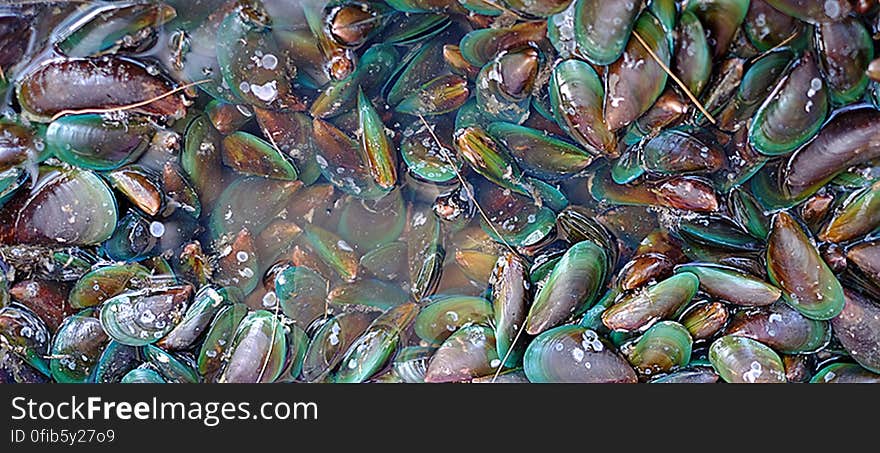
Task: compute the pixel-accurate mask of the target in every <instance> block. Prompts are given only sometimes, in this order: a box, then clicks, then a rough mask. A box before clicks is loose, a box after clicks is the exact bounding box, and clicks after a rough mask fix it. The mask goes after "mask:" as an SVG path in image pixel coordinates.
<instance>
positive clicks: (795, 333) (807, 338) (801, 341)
mask: <svg viewBox="0 0 880 453" xmlns="http://www.w3.org/2000/svg"><path fill="white" fill-rule="evenodd" d="M725 332H726V333H727V334H728V335H738V336H741V337H748V338H751V339H753V340H757V341H760V342H761V343H763V344H765V345H767V346H770V347H772V348H773V349H774V350H776V351H779V352H782V353H786V354H795V353H811V352H815V351H817V350H819V349H821V348H823V347H824V346H825V345H827V344H828V341H829V340H830V339H831V330H830V328H829V325H828V323H827V322H825V321H816V320H812V319H809V318H807V317H806V316H804V315H802V314H800V313H799V312H798V311H797V310H795V309H793V308H791V307H790V306H788V305H787V304H774V305H771V306H769V307H766V308H760V309H753V310H746V311H740V312H738V313H737V314H735V315H734V316H733V318H732V319H731V321H730V325H729V326H728V327H727V329H726V330H725Z"/></svg>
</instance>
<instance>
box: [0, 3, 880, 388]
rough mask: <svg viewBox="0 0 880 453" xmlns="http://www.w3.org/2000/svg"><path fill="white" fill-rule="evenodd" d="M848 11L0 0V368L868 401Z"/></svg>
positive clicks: (870, 109) (877, 182)
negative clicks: (852, 387) (808, 389)
mask: <svg viewBox="0 0 880 453" xmlns="http://www.w3.org/2000/svg"><path fill="white" fill-rule="evenodd" d="M878 40H880V3H878V2H877V1H876V0H818V1H817V0H751V1H749V0H678V1H677V0H647V1H642V0H385V1H382V0H329V1H327V0H305V1H289V0H262V1H260V0H164V1H158V0H156V1H147V0H132V1H128V0H125V1H113V2H110V1H89V2H82V1H75V2H73V1H72V2H63V1H61V2H59V1H52V2H47V3H46V4H41V3H40V2H31V1H27V2H22V3H21V4H18V5H16V4H15V2H13V4H11V5H6V6H0V114H2V117H0V381H3V382H341V383H353V382H538V383H542V382H620V383H634V382H666V383H670V382H700V383H708V382H730V383H740V382H742V383H754V382H818V383H834V382H880V304H878V300H880V240H877V239H876V238H877V237H878V236H877V233H876V231H877V229H878V227H880V166H875V162H876V161H878V158H880V82H878V81H880V59H878V60H875V52H876V51H877V49H878V43H877V41H878Z"/></svg>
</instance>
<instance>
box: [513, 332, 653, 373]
mask: <svg viewBox="0 0 880 453" xmlns="http://www.w3.org/2000/svg"><path fill="white" fill-rule="evenodd" d="M523 370H524V371H525V373H526V376H527V377H528V379H529V381H530V382H534V383H635V382H637V376H636V372H635V370H633V368H632V366H630V364H629V363H628V362H627V361H626V359H624V358H623V357H621V356H620V354H618V353H617V352H616V351H615V350H614V349H612V348H611V346H610V345H609V344H607V343H606V342H605V340H603V339H602V338H601V337H599V334H597V333H596V332H595V331H593V330H590V329H587V328H584V327H581V326H561V327H556V328H554V329H550V330H548V331H546V332H544V333H542V334H541V335H539V336H538V337H536V338H535V339H534V340H532V342H531V343H529V346H528V348H527V349H526V352H525V355H524V356H523Z"/></svg>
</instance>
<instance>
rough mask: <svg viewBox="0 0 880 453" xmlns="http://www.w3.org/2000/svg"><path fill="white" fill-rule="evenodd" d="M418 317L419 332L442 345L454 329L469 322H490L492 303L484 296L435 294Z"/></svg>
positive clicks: (432, 341)
mask: <svg viewBox="0 0 880 453" xmlns="http://www.w3.org/2000/svg"><path fill="white" fill-rule="evenodd" d="M422 303H423V304H425V305H424V306H423V307H422V309H421V310H420V311H419V314H418V316H416V320H415V324H414V328H415V333H416V335H418V336H419V338H421V339H422V340H425V341H426V342H427V343H428V344H433V345H439V344H441V343H443V341H444V340H446V338H448V337H449V336H450V335H451V334H453V333H454V332H455V331H457V330H458V329H460V328H461V327H463V326H466V325H469V324H488V323H489V320H490V319H492V317H493V310H492V304H491V303H490V302H489V301H488V300H486V299H483V298H482V297H473V296H453V295H449V296H447V295H436V296H432V297H430V298H428V299H426V300H425V301H423V302H422Z"/></svg>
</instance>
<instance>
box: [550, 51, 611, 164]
mask: <svg viewBox="0 0 880 453" xmlns="http://www.w3.org/2000/svg"><path fill="white" fill-rule="evenodd" d="M549 90H550V105H551V108H552V110H553V114H554V116H555V117H556V122H557V123H559V126H560V127H562V129H563V130H565V132H567V133H568V135H570V136H571V137H572V138H573V139H574V140H575V141H576V142H578V143H579V144H580V145H581V146H583V147H584V148H585V149H587V150H590V149H597V150H600V151H601V152H602V153H603V154H605V155H607V156H611V157H614V156H616V155H618V150H617V147H618V145H617V139H616V137H615V136H614V134H613V133H612V132H611V130H609V128H608V126H606V123H605V120H604V117H603V113H602V112H603V110H602V109H603V104H602V102H603V101H602V99H603V98H604V96H605V89H604V87H603V85H602V81H601V80H600V79H599V75H598V74H596V70H595V69H593V68H592V67H591V66H590V65H589V64H587V63H585V62H583V61H580V60H574V59H570V60H565V61H563V62H562V63H559V64H558V65H556V67H555V68H553V73H552V75H551V77H550V85H549Z"/></svg>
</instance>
